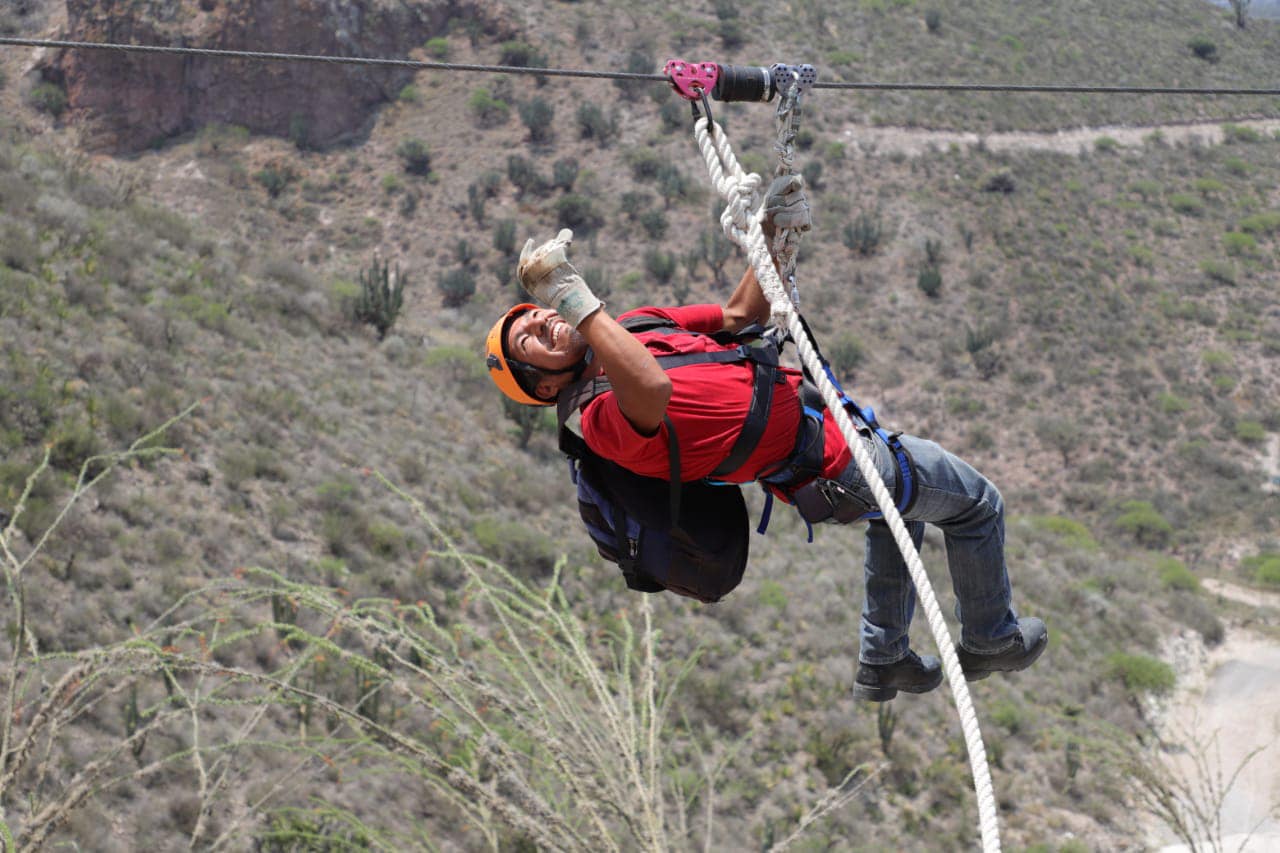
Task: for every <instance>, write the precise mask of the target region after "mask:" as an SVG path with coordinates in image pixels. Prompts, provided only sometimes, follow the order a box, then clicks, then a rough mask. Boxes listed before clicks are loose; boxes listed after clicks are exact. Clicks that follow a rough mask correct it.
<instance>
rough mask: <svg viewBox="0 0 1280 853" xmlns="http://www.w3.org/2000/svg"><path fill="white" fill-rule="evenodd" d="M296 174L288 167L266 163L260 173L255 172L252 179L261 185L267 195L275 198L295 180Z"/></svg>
mask: <svg viewBox="0 0 1280 853" xmlns="http://www.w3.org/2000/svg"><path fill="white" fill-rule="evenodd" d="M297 177H298V175H297V173H296V172H294V170H293V169H292V168H290V167H289V166H288V165H284V164H278V163H268V164H267V165H266V166H265V167H263V168H262V169H261V170H260V171H258V172H255V173H254V175H253V179H254V180H255V181H257V182H258V183H259V184H261V185H262V187H263V189H265V190H266V191H267V195H269V196H271V197H272V198H277V197H278V196H279V195H280V193H282V192H284V190H285V188H286V187H288V186H289V184H291V183H293V182H294V181H295V180H297Z"/></svg>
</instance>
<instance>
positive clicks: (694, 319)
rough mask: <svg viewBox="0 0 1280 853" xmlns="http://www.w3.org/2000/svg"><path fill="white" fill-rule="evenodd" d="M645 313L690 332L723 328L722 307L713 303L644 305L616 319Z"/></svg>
mask: <svg viewBox="0 0 1280 853" xmlns="http://www.w3.org/2000/svg"><path fill="white" fill-rule="evenodd" d="M637 315H645V316H649V317H662V318H664V319H667V320H670V321H671V322H673V323H675V324H676V325H677V326H679V327H680V328H682V329H688V330H689V331H691V332H704V333H708V334H710V333H714V332H718V331H720V330H721V329H723V328H724V308H722V307H721V306H719V305H716V304H714V303H711V304H707V305H678V306H676V307H674V308H654V307H652V306H645V307H644V308H636V309H634V310H632V311H627V312H626V313H623V314H619V315H618V320H619V322H621V321H622V320H625V319H627V318H628V317H635V316H637Z"/></svg>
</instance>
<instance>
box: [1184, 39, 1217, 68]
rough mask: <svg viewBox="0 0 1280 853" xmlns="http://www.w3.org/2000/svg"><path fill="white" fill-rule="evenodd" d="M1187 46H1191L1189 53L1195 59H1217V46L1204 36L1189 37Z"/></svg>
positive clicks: (1208, 60)
mask: <svg viewBox="0 0 1280 853" xmlns="http://www.w3.org/2000/svg"><path fill="white" fill-rule="evenodd" d="M1187 47H1189V48H1191V53H1192V54H1193V55H1194V56H1195V57H1196V58H1197V59H1203V60H1204V61H1205V62H1217V61H1218V46H1217V45H1216V44H1214V43H1213V42H1212V41H1211V40H1210V39H1208V38H1205V37H1204V36H1196V37H1195V38H1193V39H1191V41H1189V42H1187Z"/></svg>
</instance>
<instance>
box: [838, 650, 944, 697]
mask: <svg viewBox="0 0 1280 853" xmlns="http://www.w3.org/2000/svg"><path fill="white" fill-rule="evenodd" d="M941 683H942V662H941V661H939V660H938V659H937V658H935V657H933V656H932V655H925V656H924V657H920V656H919V655H918V654H916V653H915V652H913V651H910V650H908V651H907V656H906V657H904V658H903V659H902V660H899V661H895V662H893V663H885V664H874V663H859V664H858V675H857V676H856V677H855V678H854V680H853V695H854V696H857V697H858V698H859V699H863V700H865V701H867V702H888V701H889V700H890V699H892V698H893V697H894V696H897V695H898V691H899V690H905V691H906V692H907V693H928V692H929V691H930V690H932V689H933V688H935V687H937V686H938V685H939V684H941Z"/></svg>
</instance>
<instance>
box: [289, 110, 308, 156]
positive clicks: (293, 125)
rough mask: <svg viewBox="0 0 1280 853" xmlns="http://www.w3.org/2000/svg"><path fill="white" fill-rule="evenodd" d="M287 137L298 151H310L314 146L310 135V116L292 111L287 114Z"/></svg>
mask: <svg viewBox="0 0 1280 853" xmlns="http://www.w3.org/2000/svg"><path fill="white" fill-rule="evenodd" d="M288 139H289V141H290V142H292V143H293V145H294V147H295V148H297V149H298V150H299V151H311V150H312V149H314V148H315V139H314V138H313V137H312V131H311V116H309V115H307V114H306V113H293V114H291V115H290V116H289V131H288Z"/></svg>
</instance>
